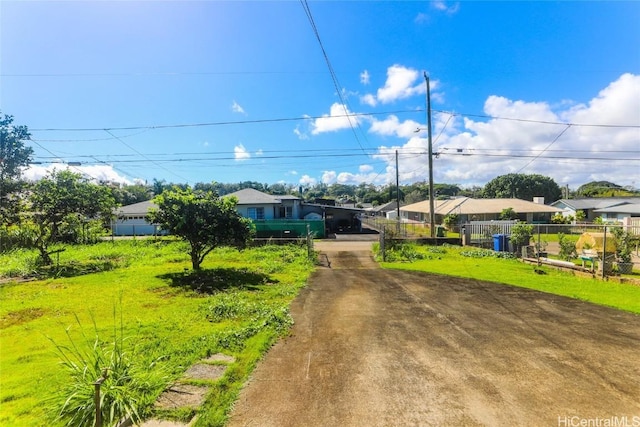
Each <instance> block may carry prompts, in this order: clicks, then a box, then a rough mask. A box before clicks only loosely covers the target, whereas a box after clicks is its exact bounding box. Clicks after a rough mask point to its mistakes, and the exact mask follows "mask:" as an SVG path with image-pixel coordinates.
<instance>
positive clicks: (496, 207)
mask: <svg viewBox="0 0 640 427" xmlns="http://www.w3.org/2000/svg"><path fill="white" fill-rule="evenodd" d="M434 202H435V203H434V204H435V210H436V212H435V213H436V215H448V214H459V215H479V214H494V213H498V214H499V213H501V212H502V211H503V210H504V209H507V208H512V209H513V210H514V211H515V212H516V213H556V212H562V209H559V208H555V207H552V206H548V205H543V204H539V203H533V202H529V201H527V200H522V199H472V198H470V197H456V198H453V199H447V200H435V201H434ZM400 210H401V211H405V212H422V213H429V212H430V209H429V201H428V200H425V201H422V202H418V203H414V204H412V205H407V206H403V207H401V208H400Z"/></svg>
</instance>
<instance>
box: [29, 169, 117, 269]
mask: <svg viewBox="0 0 640 427" xmlns="http://www.w3.org/2000/svg"><path fill="white" fill-rule="evenodd" d="M29 201H30V204H31V214H32V216H33V220H34V223H35V226H36V230H37V231H36V237H35V245H36V248H37V249H38V251H39V252H40V258H41V260H42V262H43V263H44V264H51V257H50V254H49V252H48V248H49V246H50V245H51V243H53V242H56V241H58V240H59V239H60V237H61V230H62V228H63V227H64V226H65V225H71V226H73V225H77V224H82V223H83V222H84V221H86V220H91V219H93V220H106V219H108V218H110V217H111V215H112V214H113V209H114V208H115V206H116V203H115V200H114V198H113V196H112V195H111V191H110V190H109V188H108V187H106V186H104V185H97V184H94V183H92V182H91V181H89V180H88V179H87V178H84V177H83V176H82V175H80V174H78V173H73V172H71V171H68V170H63V171H55V170H54V171H53V172H51V174H49V175H48V176H46V177H44V178H42V179H41V180H40V181H38V182H37V183H36V184H35V185H34V186H33V188H32V191H31V195H30V197H29Z"/></svg>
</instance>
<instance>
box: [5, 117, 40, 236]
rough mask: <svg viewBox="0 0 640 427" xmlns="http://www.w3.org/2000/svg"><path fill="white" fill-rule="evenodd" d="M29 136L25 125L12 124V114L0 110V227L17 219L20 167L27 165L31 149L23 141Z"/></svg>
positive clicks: (21, 184) (21, 182)
mask: <svg viewBox="0 0 640 427" xmlns="http://www.w3.org/2000/svg"><path fill="white" fill-rule="evenodd" d="M30 138H31V135H30V134H29V131H28V129H27V127H26V126H14V125H13V116H9V115H6V114H5V115H4V117H2V112H0V227H1V226H3V225H8V224H10V223H12V222H14V221H16V220H17V217H18V213H19V211H20V198H19V197H16V195H17V193H18V192H19V191H20V190H21V189H22V188H23V185H24V183H23V181H22V180H21V178H20V176H21V174H22V168H24V167H26V166H28V165H29V162H30V161H31V156H32V155H33V149H32V148H31V147H25V145H24V142H25V141H28V140H29V139H30Z"/></svg>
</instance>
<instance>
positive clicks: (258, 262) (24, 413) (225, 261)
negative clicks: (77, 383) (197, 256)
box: [0, 240, 314, 426]
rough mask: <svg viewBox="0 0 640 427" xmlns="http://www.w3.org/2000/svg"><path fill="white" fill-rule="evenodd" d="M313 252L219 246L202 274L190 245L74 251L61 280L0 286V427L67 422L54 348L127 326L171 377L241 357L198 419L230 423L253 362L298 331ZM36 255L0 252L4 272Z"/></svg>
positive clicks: (132, 350) (110, 335) (135, 348)
mask: <svg viewBox="0 0 640 427" xmlns="http://www.w3.org/2000/svg"><path fill="white" fill-rule="evenodd" d="M306 255H307V253H306V248H299V247H292V246H266V247H261V248H254V249H248V250H245V251H243V252H237V251H235V250H231V249H218V250H216V251H214V252H213V253H211V254H210V255H209V256H208V258H207V259H206V260H205V262H204V264H203V269H204V271H203V272H202V273H201V274H200V275H197V276H193V275H190V274H189V272H190V270H189V268H190V261H189V259H188V256H187V254H186V252H185V245H184V244H183V243H180V242H154V241H142V240H139V241H128V242H125V241H120V242H104V243H100V244H97V245H93V246H81V247H68V248H67V250H66V251H65V252H63V253H61V255H60V265H59V266H58V267H57V268H54V270H53V271H48V272H46V273H47V274H50V275H54V276H62V277H58V278H49V279H45V280H36V281H29V282H22V283H18V282H8V283H4V284H2V285H0V301H2V304H1V307H0V329H1V334H2V335H1V337H0V425H6V426H52V425H53V426H55V425H62V424H61V423H60V422H52V420H51V415H52V412H51V410H50V409H48V407H50V406H51V402H49V401H48V399H50V398H51V396H55V395H56V392H57V390H59V389H60V388H61V387H62V386H64V385H65V384H68V383H69V381H70V377H69V375H68V373H67V372H66V371H65V370H64V369H63V367H62V366H61V364H60V361H61V358H60V355H59V354H57V353H56V345H54V343H55V344H58V345H70V344H71V343H70V340H69V338H68V337H67V331H68V334H69V336H70V337H71V341H72V343H73V344H74V345H78V346H80V347H81V348H85V347H86V348H89V347H90V345H91V344H93V342H94V339H95V336H96V331H97V334H98V335H99V337H100V340H101V341H102V342H106V343H109V342H112V341H113V339H114V334H115V333H116V332H117V333H120V332H122V336H124V337H125V341H124V343H125V345H126V351H127V353H128V354H130V355H131V359H132V360H133V361H134V362H135V364H136V365H138V366H140V367H147V366H150V365H152V364H153V363H154V362H157V364H156V367H157V368H162V371H163V372H165V373H167V375H168V377H169V380H172V379H175V378H178V377H179V376H180V375H181V373H182V372H184V371H185V370H186V369H187V368H188V367H189V366H190V365H191V364H192V363H194V362H195V361H198V360H199V359H201V358H204V357H206V356H208V355H210V354H213V353H217V352H222V353H225V354H229V355H232V356H234V357H235V358H236V362H234V363H233V364H232V365H231V366H230V367H229V368H228V369H227V373H226V374H225V376H224V377H223V378H222V379H221V380H219V381H218V382H216V383H215V384H213V387H212V391H211V394H210V396H209V397H208V400H207V403H206V404H205V405H204V408H203V412H202V413H201V414H200V418H199V422H198V425H200V426H205V425H206V426H214V425H222V424H223V423H224V421H225V419H226V414H227V412H228V411H229V409H230V407H231V404H232V402H233V401H234V399H235V397H236V395H237V392H238V391H239V389H240V387H241V386H242V384H243V383H244V381H245V380H246V379H247V377H248V374H249V373H250V371H251V370H252V369H253V367H254V365H255V364H256V363H257V361H258V360H259V359H260V357H261V356H262V354H263V353H264V352H265V351H266V349H268V348H269V346H270V345H271V344H272V343H273V342H274V340H275V339H276V338H277V336H278V335H280V334H282V333H284V332H286V330H287V329H288V327H289V326H290V321H291V319H290V317H289V316H288V306H289V303H290V302H291V300H292V299H293V298H294V297H295V295H296V294H297V293H298V291H299V290H300V289H301V287H303V286H304V284H305V282H306V280H307V277H308V275H309V274H310V272H311V271H312V270H313V268H314V267H313V264H312V263H311V262H310V261H309V260H308V259H307V256H306ZM34 257H35V255H34V254H33V253H28V252H20V253H15V252H14V253H11V254H6V255H2V256H0V278H2V277H3V276H5V279H4V280H6V276H8V275H14V274H16V272H17V271H21V270H24V271H30V270H33V269H34V267H33V264H32V258H34ZM20 259H21V260H22V261H17V260H20ZM30 263H31V264H30ZM91 271H94V272H93V273H89V274H82V275H77V274H79V273H83V272H84V273H86V272H91ZM74 275H76V276H75V277H73V276H74ZM64 276H69V277H64ZM114 311H115V316H114ZM76 317H77V319H78V322H77V321H76ZM120 317H122V320H121V319H120ZM93 322H95V330H94V325H93ZM120 327H122V331H120V330H119V328H120ZM82 333H84V334H85V335H86V339H85V338H83V337H82ZM52 341H53V342H52ZM160 392H161V390H154V391H153V393H155V395H157V394H158V393H160ZM147 409H148V408H147ZM174 415H175V416H178V417H179V416H180V414H174Z"/></svg>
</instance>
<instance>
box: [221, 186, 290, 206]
mask: <svg viewBox="0 0 640 427" xmlns="http://www.w3.org/2000/svg"><path fill="white" fill-rule="evenodd" d="M229 196H235V197H236V198H237V199H238V204H239V205H277V204H280V199H276V197H275V196H272V195H271V194H267V193H263V192H262V191H258V190H255V189H253V188H243V189H242V190H238V191H236V192H233V193H230V194H227V195H226V196H224V197H229Z"/></svg>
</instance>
